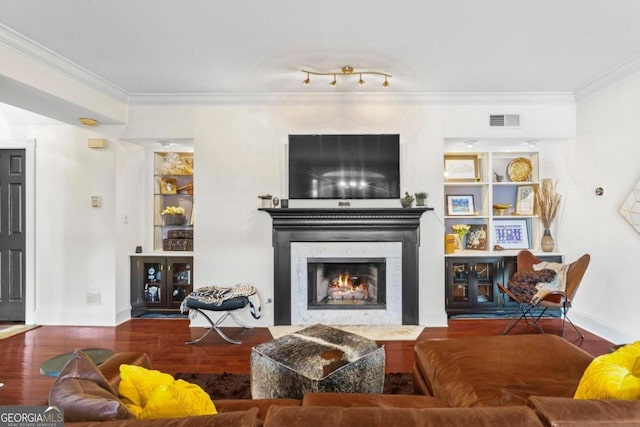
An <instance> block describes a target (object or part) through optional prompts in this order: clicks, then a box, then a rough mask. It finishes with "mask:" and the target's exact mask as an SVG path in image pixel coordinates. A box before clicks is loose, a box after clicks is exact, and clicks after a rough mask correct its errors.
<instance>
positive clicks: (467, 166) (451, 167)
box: [444, 155, 480, 182]
mask: <svg viewBox="0 0 640 427" xmlns="http://www.w3.org/2000/svg"><path fill="white" fill-rule="evenodd" d="M444 179H445V181H449V182H456V181H457V182H476V181H479V180H480V174H479V170H478V156H473V155H469V156H462V155H459V156H458V155H456V156H451V155H448V156H445V157H444Z"/></svg>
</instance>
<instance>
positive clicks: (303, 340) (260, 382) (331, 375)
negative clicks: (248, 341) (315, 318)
mask: <svg viewBox="0 0 640 427" xmlns="http://www.w3.org/2000/svg"><path fill="white" fill-rule="evenodd" d="M384 362H385V353H384V346H379V345H378V344H376V342H375V341H371V340H369V339H367V338H364V337H362V336H360V335H356V334H352V333H349V332H344V331H342V330H340V329H336V328H331V327H329V326H325V325H314V326H310V327H308V328H305V329H303V330H301V331H298V332H296V333H293V334H289V335H285V336H283V337H280V338H278V339H275V340H273V341H270V342H267V343H264V344H260V345H257V346H255V347H254V348H253V349H252V350H251V397H252V398H253V399H273V398H295V399H301V398H302V397H303V396H304V394H305V393H307V392H312V391H313V392H348V393H382V387H383V385H384Z"/></svg>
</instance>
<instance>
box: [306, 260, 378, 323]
mask: <svg viewBox="0 0 640 427" xmlns="http://www.w3.org/2000/svg"><path fill="white" fill-rule="evenodd" d="M307 273H308V278H307V295H308V298H307V308H308V309H309V310H316V309H342V310H345V309H351V310H354V309H355V310H362V309H379V310H384V309H385V308H386V297H387V295H386V259H385V258H340V257H338V258H307Z"/></svg>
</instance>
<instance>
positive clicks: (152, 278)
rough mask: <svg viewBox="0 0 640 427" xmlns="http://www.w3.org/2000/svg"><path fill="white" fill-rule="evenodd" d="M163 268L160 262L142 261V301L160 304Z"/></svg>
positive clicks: (149, 303) (161, 299) (162, 296)
mask: <svg viewBox="0 0 640 427" xmlns="http://www.w3.org/2000/svg"><path fill="white" fill-rule="evenodd" d="M163 269H164V265H163V263H161V262H145V263H143V268H142V274H144V294H143V297H142V299H143V301H144V302H145V304H148V305H155V304H157V305H161V304H162V301H163V298H164V295H163V287H164V286H163V277H162V276H163V273H164V272H163Z"/></svg>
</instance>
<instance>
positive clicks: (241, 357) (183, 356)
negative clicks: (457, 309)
mask: <svg viewBox="0 0 640 427" xmlns="http://www.w3.org/2000/svg"><path fill="white" fill-rule="evenodd" d="M506 323H507V321H506V320H498V319H491V320H450V321H449V327H448V328H425V330H424V331H423V332H422V334H421V335H420V337H419V338H418V341H424V340H427V339H433V338H453V337H464V336H475V335H500V334H501V333H502V331H503V329H504V327H505V326H506ZM542 325H543V327H544V328H545V330H546V331H547V333H555V334H558V335H559V334H560V325H561V321H560V320H559V319H546V320H543V321H542ZM224 330H225V332H228V335H229V336H231V337H233V338H236V339H239V340H241V341H242V342H243V344H242V345H239V346H236V345H231V344H228V343H226V342H225V341H223V340H222V339H220V337H218V335H217V334H216V333H214V332H212V333H211V334H209V336H207V337H206V338H205V339H204V340H203V341H201V342H200V343H198V344H196V345H185V341H188V340H190V339H192V338H197V337H199V336H200V335H202V333H203V332H204V329H203V328H190V327H189V321H188V320H186V319H133V320H130V321H128V322H125V323H123V324H122V325H120V326H117V327H63V326H41V327H39V328H36V329H33V330H31V331H28V332H26V333H23V334H21V335H17V336H14V337H11V338H7V339H4V340H0V383H4V387H3V388H2V389H0V405H30V404H35V403H44V402H45V401H46V399H47V395H48V392H49V389H50V388H51V385H52V384H53V381H54V379H53V378H50V377H45V376H43V375H41V374H40V371H39V370H40V364H41V363H42V362H44V361H46V360H47V359H49V358H51V357H54V356H56V355H59V354H61V353H66V352H69V351H72V350H73V349H74V348H79V349H87V348H96V347H102V348H109V349H112V350H113V351H115V352H121V351H142V352H146V353H148V354H149V356H150V358H151V361H152V364H153V367H154V368H155V369H158V370H160V371H163V372H167V373H170V374H176V373H178V372H202V373H204V372H212V373H215V372H218V373H220V372H233V373H248V372H249V370H250V367H249V356H250V353H251V348H252V347H253V346H255V345H257V344H260V343H263V342H266V341H270V340H271V339H272V338H271V334H270V333H269V330H268V329H267V328H254V329H249V330H245V329H241V328H224ZM512 333H516V334H523V333H537V330H536V329H534V328H533V327H527V326H526V325H518V326H517V327H516V328H515V329H514V330H513V331H512ZM577 337H578V336H577V334H576V333H575V331H573V330H571V329H568V333H567V336H566V338H567V339H568V340H569V341H570V342H572V343H574V344H576V345H578V346H580V347H581V348H583V349H584V350H585V351H587V352H589V353H591V354H592V355H594V356H598V355H600V354H604V353H606V352H608V351H609V350H610V348H611V346H612V343H610V342H608V341H606V340H604V339H602V338H599V337H597V336H595V335H593V334H590V333H587V332H585V337H586V338H585V339H584V340H583V341H580V340H578V339H577ZM415 343H416V341H384V342H381V344H384V345H385V349H386V371H387V372H411V369H412V366H413V347H414V345H415Z"/></svg>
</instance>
